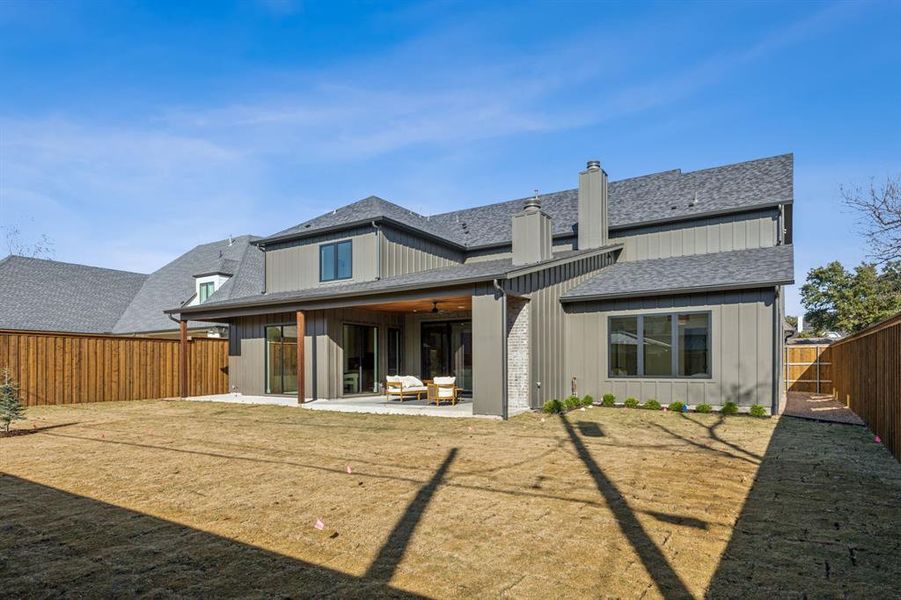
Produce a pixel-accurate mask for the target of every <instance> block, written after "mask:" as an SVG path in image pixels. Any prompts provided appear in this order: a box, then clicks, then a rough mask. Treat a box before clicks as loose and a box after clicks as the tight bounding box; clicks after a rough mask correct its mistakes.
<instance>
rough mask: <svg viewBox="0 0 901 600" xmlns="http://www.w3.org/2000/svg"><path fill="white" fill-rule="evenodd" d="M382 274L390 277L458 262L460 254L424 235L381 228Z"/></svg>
mask: <svg viewBox="0 0 901 600" xmlns="http://www.w3.org/2000/svg"><path fill="white" fill-rule="evenodd" d="M381 231H382V235H381V262H382V264H381V267H382V268H381V276H382V277H392V276H394V275H404V274H406V273H415V272H418V271H428V270H430V269H439V268H441V267H449V266H452V265H457V264H461V263H462V262H463V253H462V252H461V251H460V250H454V249H453V248H448V247H447V246H445V245H443V244H439V243H436V242H433V241H430V240H427V239H425V238H422V237H419V236H416V235H413V234H410V233H407V232H405V231H400V230H398V229H394V228H392V227H383V228H382V230H381Z"/></svg>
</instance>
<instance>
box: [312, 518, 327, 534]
mask: <svg viewBox="0 0 901 600" xmlns="http://www.w3.org/2000/svg"><path fill="white" fill-rule="evenodd" d="M313 527H315V528H316V529H318V530H319V531H322V530H323V529H325V523H323V522H322V519H321V518H319V519H316V524H315V525H313Z"/></svg>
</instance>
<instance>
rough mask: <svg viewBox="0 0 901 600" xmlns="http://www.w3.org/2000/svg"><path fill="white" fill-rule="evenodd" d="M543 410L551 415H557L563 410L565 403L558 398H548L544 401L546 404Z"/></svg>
mask: <svg viewBox="0 0 901 600" xmlns="http://www.w3.org/2000/svg"><path fill="white" fill-rule="evenodd" d="M541 410H542V411H544V412H546V413H547V414H549V415H556V414H558V413H562V412H563V403H562V402H560V401H559V400H557V399H556V398H555V399H553V400H548V401H547V402H545V403H544V406H542V407H541Z"/></svg>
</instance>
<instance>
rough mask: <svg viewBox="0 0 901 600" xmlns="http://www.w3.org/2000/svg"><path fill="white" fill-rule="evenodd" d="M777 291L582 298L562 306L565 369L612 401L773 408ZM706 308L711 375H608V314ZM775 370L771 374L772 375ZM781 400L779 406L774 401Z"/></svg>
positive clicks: (584, 390) (584, 388)
mask: <svg viewBox="0 0 901 600" xmlns="http://www.w3.org/2000/svg"><path fill="white" fill-rule="evenodd" d="M776 304H777V303H776V291H775V289H772V288H769V289H760V290H747V291H735V292H718V293H710V294H693V295H685V296H670V297H659V298H639V299H626V300H609V301H597V302H580V303H573V304H567V305H566V351H565V359H564V362H565V367H564V370H565V373H566V374H567V375H568V376H571V377H575V378H576V384H577V389H578V394H579V395H585V394H591V395H592V396H594V397H595V398H601V397H602V396H603V395H604V394H606V393H608V392H609V393H613V394H615V395H616V398H617V402H622V401H623V400H624V399H626V398H627V397H630V396H632V397H634V398H636V399H638V400H639V401H641V402H644V401H646V400H649V399H651V398H654V399H656V400H658V401H659V402H660V403H661V404H663V405H666V404H668V403H670V402H674V401H682V402H686V403H688V404H689V405H697V404H701V403H707V404H711V405H714V406H722V404H723V403H725V402H727V401H731V402H735V403H737V404H739V405H740V406H750V405H752V404H761V405H763V406H764V407H766V408H767V409H770V408H771V407H772V406H773V396H774V380H773V377H774V375H775V376H776V377H778V371H779V369H778V368H775V369H774V366H775V365H774V359H773V357H774V349H775V346H774V345H775V344H776V343H777V342H778V341H779V340H778V339H776V338H774V332H775V330H776V327H775V320H774V319H775V316H776V313H777V312H778V310H777V307H776ZM701 311H709V312H710V315H711V333H710V335H711V342H710V343H711V368H712V377H711V378H709V379H700V378H699V379H678V378H612V377H610V376H609V375H608V374H609V363H608V356H607V355H608V343H609V341H608V338H607V324H608V318H609V317H614V316H626V315H638V314H645V315H646V314H654V313H664V314H666V313H672V312H701ZM774 371H775V373H774ZM777 406H778V404H777Z"/></svg>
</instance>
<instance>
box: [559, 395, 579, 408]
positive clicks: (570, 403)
mask: <svg viewBox="0 0 901 600" xmlns="http://www.w3.org/2000/svg"><path fill="white" fill-rule="evenodd" d="M563 405H564V406H565V407H566V410H572V409H574V408H579V407H580V406H582V399H581V398H579V397H578V396H570V397H569V398H567V399H566V400H564V401H563Z"/></svg>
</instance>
